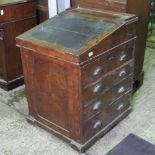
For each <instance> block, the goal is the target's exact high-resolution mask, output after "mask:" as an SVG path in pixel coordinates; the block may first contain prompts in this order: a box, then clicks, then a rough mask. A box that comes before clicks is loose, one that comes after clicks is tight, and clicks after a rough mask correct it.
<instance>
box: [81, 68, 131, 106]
mask: <svg viewBox="0 0 155 155" xmlns="http://www.w3.org/2000/svg"><path fill="white" fill-rule="evenodd" d="M122 71H123V70H122ZM116 73H117V72H116ZM117 76H118V75H117ZM110 78H111V79H114V80H110ZM118 79H119V78H118ZM116 80H117V78H116V79H115V77H114V76H112V75H110V77H109V78H108V77H106V78H104V79H103V80H102V81H99V82H98V83H96V84H94V85H92V86H91V87H88V88H87V89H83V103H84V105H87V104H89V103H90V102H91V101H92V100H95V99H96V98H98V97H99V96H101V95H103V94H104V95H105V97H106V98H108V100H109V99H113V100H114V99H117V97H119V96H120V95H122V94H123V93H125V92H126V91H128V90H130V89H132V81H133V79H132V76H130V77H129V78H126V79H124V80H123V81H121V82H119V83H118V84H116V85H115V86H113V87H112V84H113V82H116ZM111 87H112V88H111ZM109 89H110V90H109ZM107 90H108V91H107ZM109 91H110V93H108V92H109Z"/></svg>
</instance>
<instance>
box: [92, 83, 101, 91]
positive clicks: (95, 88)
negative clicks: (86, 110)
mask: <svg viewBox="0 0 155 155" xmlns="http://www.w3.org/2000/svg"><path fill="white" fill-rule="evenodd" d="M102 90H103V85H102V84H101V83H99V84H97V85H96V86H95V87H94V90H93V92H94V93H99V92H101V91H102Z"/></svg>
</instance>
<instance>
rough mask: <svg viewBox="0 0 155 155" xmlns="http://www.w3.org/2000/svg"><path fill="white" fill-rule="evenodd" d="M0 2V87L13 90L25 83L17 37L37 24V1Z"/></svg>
mask: <svg viewBox="0 0 155 155" xmlns="http://www.w3.org/2000/svg"><path fill="white" fill-rule="evenodd" d="M4 2H5V1H3V3H2V1H1V2H0V10H1V11H3V14H1V15H0V21H1V22H0V87H2V88H3V89H5V90H11V89H13V88H16V87H17V86H19V85H22V84H23V83H24V79H23V70H22V63H21V55H20V50H19V48H17V47H16V42H15V37H16V36H17V35H19V34H21V33H23V32H25V31H27V30H28V29H30V28H32V27H34V26H35V25H36V3H35V1H33V0H32V1H19V0H16V1H13V2H12V3H11V2H10V1H8V0H6V3H4Z"/></svg>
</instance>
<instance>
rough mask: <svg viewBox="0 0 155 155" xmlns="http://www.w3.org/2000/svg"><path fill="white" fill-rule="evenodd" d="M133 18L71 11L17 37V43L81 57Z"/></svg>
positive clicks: (106, 13)
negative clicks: (39, 46) (42, 46)
mask: <svg viewBox="0 0 155 155" xmlns="http://www.w3.org/2000/svg"><path fill="white" fill-rule="evenodd" d="M132 16H133V15H131V16H129V15H128V14H112V13H111V12H95V11H94V12H93V11H92V10H91V11H89V10H86V9H74V10H71V11H66V12H63V13H62V14H59V15H57V16H55V17H54V18H51V19H49V20H47V21H46V22H44V23H42V24H40V25H39V26H36V27H35V28H33V29H31V30H30V31H28V32H26V33H24V34H22V35H20V36H18V37H17V40H23V41H26V42H31V43H33V44H38V45H44V46H48V47H49V46H50V48H52V49H54V50H57V51H59V52H63V53H69V54H71V55H76V56H78V55H81V54H82V53H84V51H85V49H86V48H89V47H91V46H94V45H95V44H97V43H98V42H100V41H101V40H102V39H103V38H105V37H106V36H108V35H110V33H112V32H114V31H115V30H117V29H118V28H120V27H121V26H122V25H123V24H124V23H125V21H126V20H127V19H129V18H131V17H132Z"/></svg>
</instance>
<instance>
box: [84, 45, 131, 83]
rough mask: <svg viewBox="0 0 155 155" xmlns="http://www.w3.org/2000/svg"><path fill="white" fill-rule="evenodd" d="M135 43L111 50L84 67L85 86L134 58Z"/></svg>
mask: <svg viewBox="0 0 155 155" xmlns="http://www.w3.org/2000/svg"><path fill="white" fill-rule="evenodd" d="M133 47H134V46H133V43H132V42H130V43H128V44H125V45H122V46H120V47H117V48H115V49H113V50H112V51H109V52H108V54H106V55H105V56H103V57H100V58H98V59H96V60H95V61H93V62H91V63H89V64H87V65H85V66H83V67H82V78H83V82H82V84H83V86H87V85H89V84H91V83H93V82H95V81H98V80H99V79H100V78H101V77H103V76H105V74H107V73H108V72H110V71H112V70H114V69H115V68H117V67H120V66H121V65H123V64H124V63H126V62H127V61H129V60H131V59H132V58H133V52H134V49H133Z"/></svg>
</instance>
